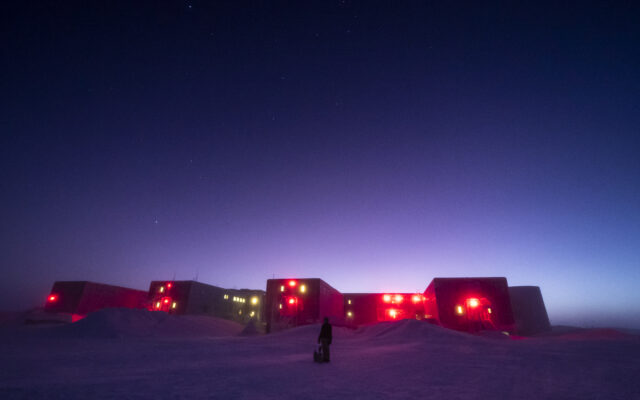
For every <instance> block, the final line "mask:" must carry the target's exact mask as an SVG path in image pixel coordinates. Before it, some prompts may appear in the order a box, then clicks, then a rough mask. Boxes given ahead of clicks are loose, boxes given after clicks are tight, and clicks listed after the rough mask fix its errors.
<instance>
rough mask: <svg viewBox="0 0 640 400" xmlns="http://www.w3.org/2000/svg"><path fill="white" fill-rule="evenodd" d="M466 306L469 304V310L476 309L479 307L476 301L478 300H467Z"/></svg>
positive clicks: (478, 302)
mask: <svg viewBox="0 0 640 400" xmlns="http://www.w3.org/2000/svg"><path fill="white" fill-rule="evenodd" d="M467 304H469V307H471V308H476V307H478V306H479V305H480V301H478V299H467Z"/></svg>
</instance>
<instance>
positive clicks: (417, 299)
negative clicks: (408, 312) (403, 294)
mask: <svg viewBox="0 0 640 400" xmlns="http://www.w3.org/2000/svg"><path fill="white" fill-rule="evenodd" d="M411 300H413V302H414V303H420V300H422V298H421V296H419V295H417V294H416V295H413V297H412V298H411Z"/></svg>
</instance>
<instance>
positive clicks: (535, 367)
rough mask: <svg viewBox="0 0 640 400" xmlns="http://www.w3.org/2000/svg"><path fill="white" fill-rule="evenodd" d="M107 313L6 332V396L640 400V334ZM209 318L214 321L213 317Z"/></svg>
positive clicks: (1, 378) (0, 376)
mask: <svg viewBox="0 0 640 400" xmlns="http://www.w3.org/2000/svg"><path fill="white" fill-rule="evenodd" d="M128 311H135V310H105V311H104V312H100V313H95V314H94V315H91V316H90V317H87V318H86V319H84V320H82V321H79V322H77V323H75V324H71V325H67V326H53V327H41V326H31V327H16V326H14V325H12V326H7V327H4V328H2V329H1V330H0V338H1V341H0V343H1V344H0V362H1V363H2V365H3V366H4V367H3V368H2V369H0V398H2V399H10V398H63V399H94V398H105V399H111V398H113V399H116V398H118V399H122V398H141V399H143V398H154V399H165V398H171V399H173V398H176V399H180V398H185V399H186V398H213V399H218V398H219V399H283V398H284V399H288V398H291V399H293V398H295V399H305V400H306V399H408V398H412V399H414V398H428V399H429V398H430V399H638V398H640V383H639V381H638V379H637V376H640V363H639V362H638V360H639V359H640V358H639V356H640V338H639V337H638V336H636V335H630V334H623V333H620V332H617V331H614V330H574V331H566V332H559V333H557V334H556V335H549V336H546V337H539V338H525V339H522V340H509V338H508V337H506V336H504V335H502V334H499V333H497V334H496V333H491V334H484V335H475V336H472V335H468V334H465V333H461V332H455V331H450V330H447V329H443V328H440V327H437V326H433V325H430V324H428V323H425V322H421V321H413V320H407V321H399V322H394V323H380V324H376V325H371V326H367V327H363V328H360V329H357V330H351V329H347V328H339V327H334V345H333V346H332V349H331V350H332V361H331V363H329V364H315V363H313V361H312V352H313V350H314V348H315V341H316V339H317V335H318V332H319V325H313V326H304V327H299V328H295V329H291V330H288V331H284V332H280V333H274V334H271V335H249V336H243V335H241V334H240V332H241V330H242V327H241V326H237V324H233V323H231V325H229V321H222V320H217V319H213V318H206V317H201V318H192V317H187V318H184V317H172V316H167V315H164V314H162V313H150V312H146V311H135V312H128ZM202 318H205V319H204V320H203V319H202Z"/></svg>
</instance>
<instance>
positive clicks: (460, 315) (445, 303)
mask: <svg viewBox="0 0 640 400" xmlns="http://www.w3.org/2000/svg"><path fill="white" fill-rule="evenodd" d="M424 297H425V300H424V304H425V315H426V318H427V319H428V320H430V321H432V322H434V323H437V324H439V325H442V326H444V327H446V328H450V329H455V330H459V331H466V332H477V331H480V330H499V331H506V332H514V331H515V324H514V318H513V312H512V309H511V299H510V297H509V287H508V285H507V279H506V278H435V279H433V281H431V283H430V284H429V286H428V287H427V290H425V292H424Z"/></svg>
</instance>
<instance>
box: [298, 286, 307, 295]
mask: <svg viewBox="0 0 640 400" xmlns="http://www.w3.org/2000/svg"><path fill="white" fill-rule="evenodd" d="M306 291H307V287H306V286H305V285H300V292H301V293H304V292H306Z"/></svg>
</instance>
